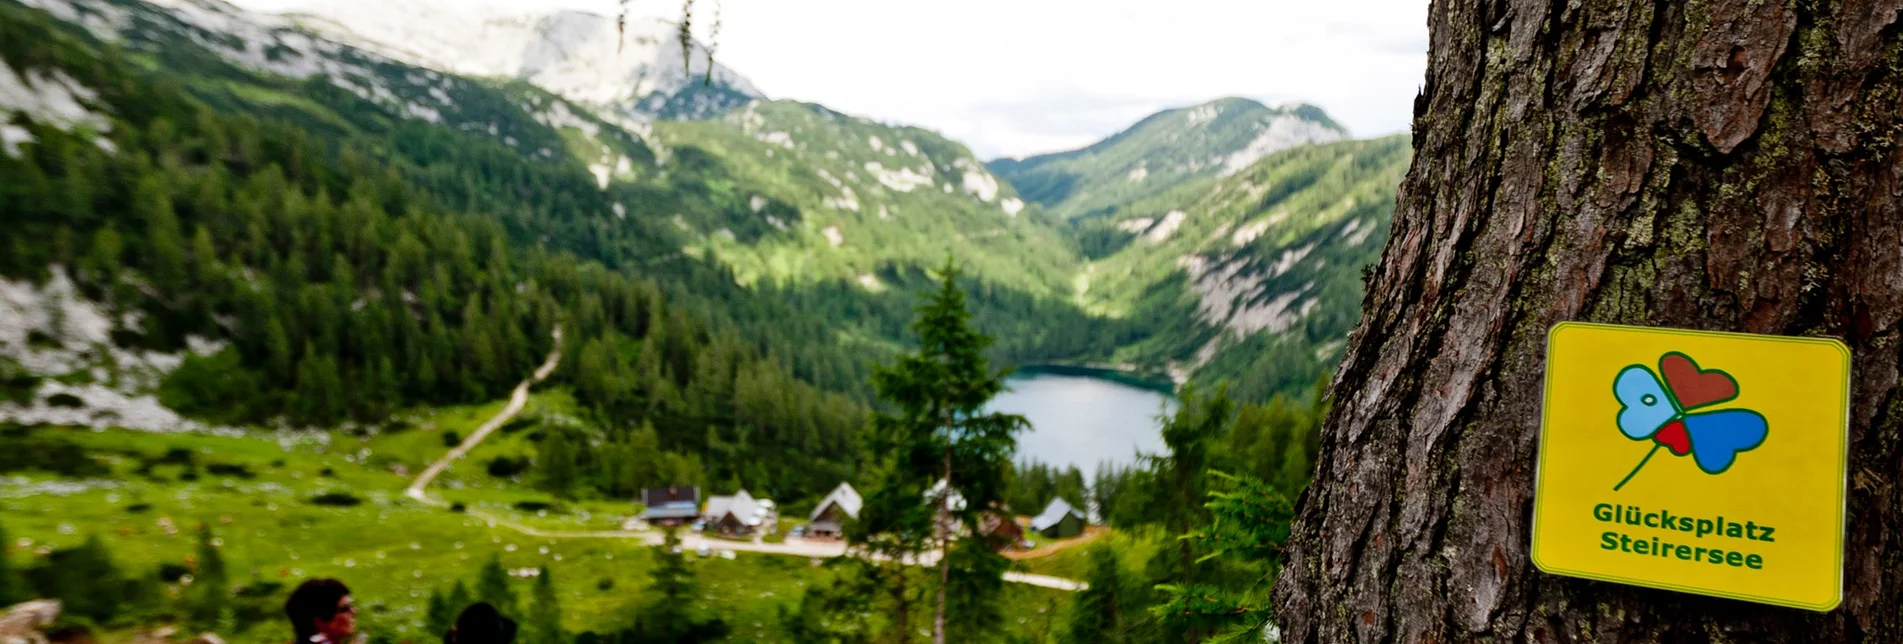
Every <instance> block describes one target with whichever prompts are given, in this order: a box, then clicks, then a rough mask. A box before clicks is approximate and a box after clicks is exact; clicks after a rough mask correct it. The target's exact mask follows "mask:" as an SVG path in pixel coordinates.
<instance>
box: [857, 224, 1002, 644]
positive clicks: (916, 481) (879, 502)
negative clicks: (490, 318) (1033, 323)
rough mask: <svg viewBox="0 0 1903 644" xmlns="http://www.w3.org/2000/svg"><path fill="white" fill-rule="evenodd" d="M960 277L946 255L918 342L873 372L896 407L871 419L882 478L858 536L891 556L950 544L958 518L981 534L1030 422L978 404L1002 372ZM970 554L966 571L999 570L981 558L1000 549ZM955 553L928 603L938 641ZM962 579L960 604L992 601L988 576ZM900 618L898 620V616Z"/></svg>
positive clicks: (924, 308)
mask: <svg viewBox="0 0 1903 644" xmlns="http://www.w3.org/2000/svg"><path fill="white" fill-rule="evenodd" d="M957 279H958V268H957V266H956V264H954V263H952V262H951V261H949V260H947V262H946V264H945V266H944V268H943V269H942V270H941V271H940V274H939V284H938V289H937V290H936V291H935V292H934V293H933V294H932V295H931V297H929V298H928V299H927V300H926V302H925V303H924V304H923V305H921V306H920V307H919V309H918V320H917V321H916V322H914V323H913V325H912V330H913V332H914V333H915V334H917V336H918V349H917V350H916V351H913V352H911V353H907V354H904V355H901V356H899V357H898V359H897V361H896V362H895V363H894V364H892V365H889V366H884V367H881V368H879V369H878V370H877V371H876V372H875V373H874V374H873V379H872V386H873V388H874V390H876V391H877V392H878V394H879V397H880V398H881V399H883V400H885V401H886V402H887V403H888V404H889V405H890V406H891V408H893V409H894V410H896V413H881V414H879V415H878V416H877V417H876V418H875V419H874V436H873V438H872V445H871V448H872V449H871V450H870V451H871V452H872V453H874V454H876V455H877V458H878V459H879V464H878V467H880V474H881V477H880V480H879V481H878V482H877V483H876V484H875V487H874V489H873V490H872V493H871V494H870V495H869V497H868V499H867V501H868V506H867V509H865V510H862V514H864V515H866V516H865V517H864V518H863V519H862V521H861V522H860V523H861V524H863V526H862V528H861V531H860V533H859V535H860V539H861V542H862V543H863V544H865V545H868V546H870V547H871V548H873V549H875V550H884V551H886V552H884V553H883V554H887V555H888V556H890V555H898V556H900V557H904V556H916V555H917V554H918V553H920V552H923V551H925V550H927V549H929V548H931V547H934V546H935V547H936V548H937V550H938V552H940V553H949V552H950V550H951V549H950V544H951V539H952V536H953V528H954V527H962V528H963V529H964V532H965V533H966V534H968V535H971V536H973V537H977V536H979V535H980V532H981V527H980V526H981V523H982V516H983V515H984V514H985V513H987V512H995V511H998V510H999V509H1000V507H1001V506H1002V502H1003V500H1004V493H1005V477H1006V472H1007V471H1008V470H1009V468H1010V465H1011V457H1012V454H1013V453H1014V452H1015V451H1016V449H1017V439H1016V437H1015V434H1016V432H1018V431H1019V430H1021V429H1023V428H1024V427H1026V425H1027V423H1026V421H1025V420H1024V418H1023V417H1021V416H1016V415H1011V414H1001V413H995V412H986V411H985V409H984V406H985V403H987V402H989V401H990V400H991V398H992V397H993V396H996V395H997V394H998V392H1000V391H1002V390H1003V389H1004V377H1005V375H1006V373H1005V372H994V371H992V370H991V368H990V366H989V364H988V362H987V360H986V359H985V356H984V349H985V347H987V346H989V345H990V344H991V338H989V337H987V336H985V335H984V334H982V333H979V332H978V331H977V330H976V329H973V328H972V326H971V312H970V311H969V310H967V308H966V306H965V293H964V290H963V289H962V288H960V287H959V285H958V282H957ZM934 482H943V483H944V484H945V486H944V487H943V488H939V492H938V493H937V494H936V495H935V496H934V497H932V498H930V499H929V502H930V503H931V504H933V505H934V506H935V507H920V506H921V505H922V504H921V501H927V498H926V496H925V493H926V491H927V490H931V489H933V484H934ZM874 535H876V536H874ZM967 554H968V556H969V557H970V559H969V560H968V561H966V562H965V563H966V564H967V565H969V569H970V570H973V571H986V572H983V573H982V574H991V573H990V572H989V571H991V570H996V571H997V572H998V574H1002V569H1003V566H999V565H996V563H995V562H990V561H986V559H988V558H993V557H998V555H997V554H996V553H995V552H993V551H991V550H990V549H989V548H980V549H975V550H972V551H970V552H969V553H967ZM954 559H957V557H952V556H940V557H939V558H938V585H937V589H936V592H935V596H934V602H933V611H932V639H933V641H934V642H936V643H938V644H944V642H945V641H946V638H947V633H946V614H947V611H946V607H947V591H948V589H949V586H950V585H951V576H952V565H953V560H954ZM961 585H964V586H967V587H966V588H965V592H964V593H962V594H961V596H960V598H959V600H960V604H961V605H964V606H967V607H971V608H976V607H979V606H984V605H985V604H986V603H987V602H995V601H996V597H995V593H993V592H992V591H991V590H989V589H990V588H992V585H991V584H984V583H974V584H961ZM898 610H900V611H903V610H904V607H903V606H900V607H899V608H898ZM899 619H900V622H899V623H900V627H901V629H903V627H904V622H903V615H900V616H899Z"/></svg>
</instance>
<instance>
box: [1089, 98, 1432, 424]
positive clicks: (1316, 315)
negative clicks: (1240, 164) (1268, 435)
mask: <svg viewBox="0 0 1903 644" xmlns="http://www.w3.org/2000/svg"><path fill="white" fill-rule="evenodd" d="M1409 158H1410V148H1409V142H1408V138H1407V137H1406V136H1404V135H1395V136H1388V137H1384V138H1380V139H1372V140H1363V141H1342V142H1336V143H1329V144H1322V145H1305V146H1301V147H1296V148H1291V149H1287V150H1283V151H1281V152H1276V153H1273V154H1270V155H1268V156H1267V157H1264V158H1263V159H1261V160H1259V161H1257V162H1255V163H1254V164H1252V165H1249V166H1248V167H1245V168H1243V169H1241V170H1239V171H1237V172H1234V173H1230V174H1228V175H1225V176H1218V177H1208V178H1203V179H1196V180H1192V181H1188V182H1184V183H1182V184H1181V185H1179V186H1177V187H1175V188H1173V189H1171V190H1168V191H1165V192H1162V193H1159V194H1156V195H1153V196H1150V197H1146V198H1142V199H1138V200H1135V201H1132V202H1129V203H1125V204H1120V205H1118V206H1117V210H1116V214H1115V215H1114V216H1109V217H1102V218H1092V220H1089V221H1085V222H1081V223H1080V228H1081V229H1082V230H1083V231H1085V233H1086V234H1091V233H1094V234H1095V235H1094V236H1096V237H1099V238H1104V239H1108V240H1110V241H1109V243H1108V251H1107V252H1106V254H1105V256H1104V257H1102V258H1100V259H1098V260H1096V261H1095V262H1093V263H1091V264H1090V265H1089V266H1088V267H1087V268H1086V277H1087V280H1086V281H1085V284H1086V286H1085V287H1084V288H1083V289H1082V292H1081V293H1080V295H1079V299H1080V301H1081V304H1082V306H1084V307H1085V308H1086V309H1087V310H1089V311H1091V312H1093V313H1099V314H1104V315H1108V316H1112V317H1119V318H1121V317H1136V318H1143V319H1150V320H1154V321H1155V322H1154V323H1153V324H1152V327H1153V328H1156V329H1157V331H1156V333H1155V334H1154V335H1153V336H1152V339H1151V340H1149V341H1146V342H1144V343H1139V344H1136V345H1133V346H1130V347H1126V348H1125V349H1124V354H1125V355H1126V356H1131V357H1143V356H1150V357H1152V359H1154V358H1155V357H1162V358H1164V359H1168V360H1170V361H1172V362H1175V363H1176V364H1177V365H1178V368H1179V369H1183V370H1188V371H1193V374H1194V378H1195V379H1196V380H1198V381H1202V382H1206V383H1214V382H1216V381H1228V382H1230V383H1231V385H1232V386H1233V387H1234V389H1233V392H1234V393H1235V394H1237V395H1238V396H1239V397H1241V398H1243V399H1245V400H1258V399H1263V398H1266V397H1268V396H1269V395H1270V394H1272V393H1275V392H1292V391H1296V390H1300V389H1301V388H1304V387H1307V386H1309V385H1311V384H1313V382H1314V379H1315V378H1318V377H1320V376H1321V375H1323V374H1326V373H1327V372H1329V371H1331V370H1332V369H1333V366H1334V364H1335V362H1336V360H1337V359H1338V358H1339V354H1340V351H1341V348H1342V346H1343V340H1344V339H1345V338H1346V337H1347V335H1348V332H1349V330H1351V329H1352V328H1353V326H1354V323H1355V321H1356V320H1358V319H1359V318H1360V305H1361V293H1362V291H1361V278H1362V271H1363V270H1364V269H1365V268H1366V267H1368V266H1370V265H1373V264H1374V263H1375V262H1376V261H1378V260H1379V259H1380V255H1381V249H1382V247H1383V246H1384V245H1385V243H1386V241H1387V234H1388V225H1389V222H1390V219H1391V218H1392V216H1393V209H1394V199H1395V188H1396V186H1398V185H1399V183H1400V180H1401V177H1402V175H1403V174H1405V172H1406V171H1407V166H1408V161H1409ZM1185 318H1187V319H1185ZM1172 327H1175V328H1174V329H1172Z"/></svg>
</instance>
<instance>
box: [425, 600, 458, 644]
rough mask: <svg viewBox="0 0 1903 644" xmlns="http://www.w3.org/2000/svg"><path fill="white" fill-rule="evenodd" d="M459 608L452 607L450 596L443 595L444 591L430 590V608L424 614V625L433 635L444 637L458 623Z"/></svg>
mask: <svg viewBox="0 0 1903 644" xmlns="http://www.w3.org/2000/svg"><path fill="white" fill-rule="evenodd" d="M457 610H458V609H456V608H452V607H450V605H449V598H448V597H444V596H443V591H440V590H432V591H430V593H429V608H428V610H426V611H425V612H424V614H423V615H424V617H423V624H424V627H425V628H427V629H429V634H430V635H431V636H432V637H442V636H443V634H444V633H448V632H449V628H450V627H451V626H455V625H456V614H457Z"/></svg>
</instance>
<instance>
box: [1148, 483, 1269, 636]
mask: <svg viewBox="0 0 1903 644" xmlns="http://www.w3.org/2000/svg"><path fill="white" fill-rule="evenodd" d="M1212 476H1213V477H1215V478H1217V479H1219V481H1220V482H1221V483H1222V484H1223V485H1222V486H1221V489H1218V490H1215V491H1212V492H1210V493H1209V497H1210V501H1209V503H1208V504H1207V505H1208V508H1209V510H1210V521H1209V523H1207V524H1205V525H1202V526H1199V527H1198V528H1196V529H1195V530H1192V531H1190V532H1188V533H1185V534H1183V535H1182V536H1181V537H1180V538H1181V539H1184V540H1194V541H1197V542H1199V543H1201V544H1203V547H1204V548H1205V549H1207V550H1208V552H1209V554H1207V555H1205V558H1219V557H1220V558H1224V559H1227V560H1230V561H1231V562H1232V563H1234V564H1236V565H1237V566H1239V567H1241V568H1243V569H1244V570H1247V571H1249V574H1246V575H1238V576H1235V577H1233V578H1232V581H1230V583H1223V584H1217V583H1208V582H1192V583H1187V584H1163V585H1160V586H1158V587H1157V588H1158V590H1161V591H1162V592H1163V594H1164V596H1165V601H1163V602H1162V603H1160V604H1158V605H1156V606H1153V607H1151V612H1152V613H1153V614H1155V615H1156V616H1158V617H1159V618H1161V619H1162V620H1163V621H1165V622H1166V623H1174V624H1178V625H1179V626H1182V627H1183V628H1182V630H1184V631H1188V632H1196V633H1211V634H1212V640H1211V641H1215V642H1224V643H1229V642H1258V641H1261V640H1262V635H1263V633H1264V632H1266V631H1267V630H1268V629H1269V627H1270V618H1271V616H1270V613H1269V610H1270V596H1269V593H1270V590H1271V585H1272V584H1273V583H1274V582H1275V576H1276V574H1277V573H1278V572H1280V570H1281V563H1282V544H1283V543H1284V542H1286V541H1287V540H1288V536H1289V522H1290V520H1291V519H1293V518H1294V509H1293V508H1292V507H1291V506H1290V504H1289V501H1288V498H1287V497H1284V496H1283V495H1282V492H1281V491H1280V490H1278V489H1276V487H1275V486H1274V485H1273V484H1270V483H1266V482H1263V481H1262V480H1261V479H1258V478H1256V477H1254V476H1250V475H1246V474H1245V475H1240V476H1232V475H1228V474H1223V473H1220V472H1213V473H1212Z"/></svg>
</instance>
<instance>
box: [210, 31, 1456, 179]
mask: <svg viewBox="0 0 1903 644" xmlns="http://www.w3.org/2000/svg"><path fill="white" fill-rule="evenodd" d="M322 1H323V0H237V4H240V5H242V6H246V7H249V8H254V9H262V10H281V9H285V8H294V7H298V6H309V5H310V4H312V3H316V2H322ZM470 1H471V0H442V2H443V5H444V7H445V10H453V9H451V7H455V6H463V5H464V4H465V3H467V2H470ZM486 4H492V5H496V6H501V7H507V8H510V9H516V10H522V11H550V10H554V9H557V8H569V9H579V10H583V11H590V12H594V13H599V14H603V15H614V14H615V13H616V11H617V10H618V6H619V3H618V2H617V1H616V0H487V1H486ZM628 6H629V9H630V12H631V13H632V14H635V15H639V16H654V17H661V18H666V19H674V18H677V17H678V16H679V15H680V4H679V2H676V1H674V0H667V1H665V2H663V1H661V0H630V2H629V3H628ZM713 6H714V2H712V1H710V0H700V1H699V2H697V3H696V7H697V11H696V19H695V21H694V26H695V31H696V32H698V35H699V37H700V38H701V39H702V40H703V41H704V40H706V37H707V32H706V30H707V27H708V26H709V25H711V24H712V22H713V20H712V17H713V16H712V11H713ZM721 10H722V15H721V23H722V29H721V33H720V37H719V51H718V53H717V57H718V58H719V59H720V60H721V62H723V63H725V64H726V65H728V66H730V67H732V68H733V69H734V70H736V71H738V72H740V73H741V74H743V75H745V76H747V77H748V78H750V79H752V80H753V82H754V83H755V85H757V86H758V87H759V88H760V89H761V90H762V91H764V92H766V93H767V95H769V96H771V97H774V98H787V99H796V100H802V101H811V102H815V103H821V104H824V105H826V106H827V107H831V108H833V109H836V110H839V111H842V112H847V113H850V114H856V115H860V116H865V117H869V118H874V119H878V120H882V121H888V122H894V123H905V124H910V125H918V126H922V127H926V128H930V129H934V130H937V131H939V132H941V133H943V134H945V135H946V136H949V137H951V138H953V139H956V140H958V141H960V142H963V143H965V144H967V145H970V146H971V147H972V149H973V151H974V152H976V153H977V154H978V155H979V156H981V157H985V158H990V157H994V156H1023V155H1028V154H1036V153H1040V152H1051V151H1057V150H1064V149H1070V148H1075V147H1080V146H1083V145H1088V144H1089V143H1091V142H1093V141H1095V140H1097V139H1100V138H1102V137H1104V136H1106V135H1109V134H1111V133H1114V132H1116V131H1117V130H1120V129H1122V128H1124V127H1126V126H1128V125H1130V124H1132V123H1134V122H1136V121H1137V120H1138V119H1141V118H1142V117H1144V116H1146V115H1148V114H1150V113H1152V112H1155V111H1157V110H1160V109H1165V108H1170V107H1181V106H1186V105H1193V104H1196V103H1201V102H1204V101H1207V100H1210V99H1215V98H1220V97H1223V96H1244V97H1249V98H1254V99H1257V100H1260V101H1263V102H1265V103H1269V104H1272V105H1273V104H1278V103H1285V102H1295V101H1301V102H1307V103H1313V104H1316V105H1319V106H1321V107H1322V108H1323V109H1325V110H1327V111H1328V113H1329V114H1330V115H1332V116H1334V117H1335V119H1336V120H1338V121H1340V122H1342V123H1343V124H1344V125H1347V126H1348V128H1349V129H1350V130H1351V131H1353V132H1354V134H1355V135H1356V136H1373V135H1380V134H1388V133H1393V132H1401V131H1405V130H1406V129H1407V126H1408V122H1409V118H1410V116H1411V114H1410V112H1411V109H1412V105H1413V99H1414V96H1415V94H1416V93H1417V92H1418V91H1419V88H1420V84H1421V80H1422V75H1423V73H1424V70H1425V67H1426V61H1427V57H1426V51H1427V27H1426V21H1427V2H1426V1H1425V0H1325V1H1316V0H1304V1H1293V0H1168V1H1163V0H961V1H960V2H956V3H942V2H924V1H922V0H724V4H723V6H722V7H721Z"/></svg>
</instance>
